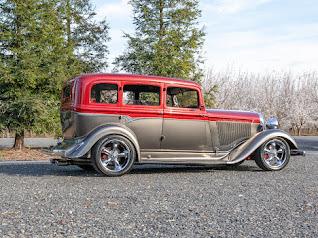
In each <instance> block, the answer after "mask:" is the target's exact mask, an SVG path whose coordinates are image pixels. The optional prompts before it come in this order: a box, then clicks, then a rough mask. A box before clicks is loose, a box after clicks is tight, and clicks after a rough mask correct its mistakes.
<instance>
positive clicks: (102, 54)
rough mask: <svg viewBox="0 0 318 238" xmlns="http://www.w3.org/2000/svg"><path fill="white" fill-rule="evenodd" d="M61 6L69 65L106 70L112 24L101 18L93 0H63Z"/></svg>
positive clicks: (75, 69)
mask: <svg viewBox="0 0 318 238" xmlns="http://www.w3.org/2000/svg"><path fill="white" fill-rule="evenodd" d="M59 9H60V13H61V16H60V17H61V19H63V27H64V31H65V38H66V49H67V53H68V62H67V65H68V68H69V70H70V72H74V73H73V75H76V74H78V73H79V72H80V73H82V72H92V71H95V72H96V71H103V70H104V69H106V68H107V56H108V53H109V51H108V47H107V43H108V41H109V39H110V38H109V36H108V30H109V26H108V24H107V23H106V20H105V19H104V20H102V21H101V22H97V21H96V20H95V18H94V17H95V15H96V13H95V11H94V9H93V6H92V5H91V3H90V1H89V0H62V1H61V0H60V1H59Z"/></svg>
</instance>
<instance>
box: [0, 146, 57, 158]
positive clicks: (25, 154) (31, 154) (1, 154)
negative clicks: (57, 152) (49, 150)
mask: <svg viewBox="0 0 318 238" xmlns="http://www.w3.org/2000/svg"><path fill="white" fill-rule="evenodd" d="M53 157H56V156H54V155H49V154H46V153H44V152H43V150H40V149H27V148H24V149H21V150H15V149H3V150H0V160H49V159H51V158H53Z"/></svg>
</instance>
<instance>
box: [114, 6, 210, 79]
mask: <svg viewBox="0 0 318 238" xmlns="http://www.w3.org/2000/svg"><path fill="white" fill-rule="evenodd" d="M130 4H131V5H132V7H133V11H134V18H133V21H134V24H135V26H136V27H135V34H134V35H130V34H125V37H126V38H127V39H128V48H127V49H126V51H125V52H124V54H123V55H121V56H119V57H118V58H116V60H115V62H114V63H115V65H116V66H117V68H118V69H121V70H125V71H127V72H131V73H140V74H154V75H161V76H168V77H179V78H187V79H192V80H195V81H197V82H200V80H201V78H202V75H203V74H202V70H201V69H200V65H201V63H202V61H201V59H200V55H199V54H200V50H201V48H202V44H203V38H204V35H205V33H204V32H203V30H202V29H199V28H198V18H199V17H200V15H201V11H200V10H199V9H198V5H199V2H198V0H131V1H130Z"/></svg>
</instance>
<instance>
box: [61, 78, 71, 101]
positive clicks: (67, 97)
mask: <svg viewBox="0 0 318 238" xmlns="http://www.w3.org/2000/svg"><path fill="white" fill-rule="evenodd" d="M62 101H63V102H69V101H71V84H70V83H68V84H66V85H65V86H64V88H63V93H62Z"/></svg>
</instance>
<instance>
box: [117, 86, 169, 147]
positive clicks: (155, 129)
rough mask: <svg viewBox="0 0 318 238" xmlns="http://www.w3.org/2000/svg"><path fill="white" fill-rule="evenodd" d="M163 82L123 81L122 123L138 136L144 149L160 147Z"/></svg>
mask: <svg viewBox="0 0 318 238" xmlns="http://www.w3.org/2000/svg"><path fill="white" fill-rule="evenodd" d="M162 88H163V87H162V84H161V83H156V82H149V83H147V82H144V81H141V82H135V81H129V82H123V83H122V91H123V98H122V108H121V114H122V115H123V119H122V123H124V124H125V125H126V126H128V127H129V128H130V129H131V130H132V131H133V132H134V133H135V134H136V136H137V139H138V142H139V146H140V148H141V150H142V151H145V150H150V151H152V150H158V149H160V138H161V132H162V120H163V118H162V117H163V102H162Z"/></svg>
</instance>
